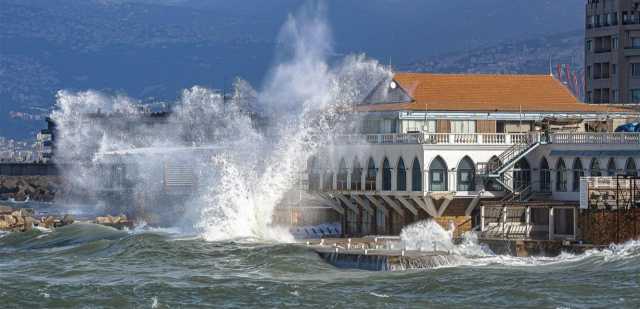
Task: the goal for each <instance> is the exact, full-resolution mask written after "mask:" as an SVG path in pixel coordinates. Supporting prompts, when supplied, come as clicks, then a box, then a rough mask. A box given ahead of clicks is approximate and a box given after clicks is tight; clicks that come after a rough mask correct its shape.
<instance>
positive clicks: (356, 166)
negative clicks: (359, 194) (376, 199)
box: [351, 158, 362, 191]
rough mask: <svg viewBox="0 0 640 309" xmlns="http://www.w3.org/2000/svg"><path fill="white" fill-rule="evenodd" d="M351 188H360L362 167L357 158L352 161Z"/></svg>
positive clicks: (356, 189) (358, 189)
mask: <svg viewBox="0 0 640 309" xmlns="http://www.w3.org/2000/svg"><path fill="white" fill-rule="evenodd" d="M351 190H353V191H360V190H362V167H361V166H360V162H359V161H358V158H356V159H355V161H353V173H352V174H351Z"/></svg>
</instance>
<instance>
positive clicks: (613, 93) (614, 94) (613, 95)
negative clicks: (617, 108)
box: [611, 89, 620, 103]
mask: <svg viewBox="0 0 640 309" xmlns="http://www.w3.org/2000/svg"><path fill="white" fill-rule="evenodd" d="M618 101H620V93H619V92H618V90H616V89H613V90H611V102H612V103H618Z"/></svg>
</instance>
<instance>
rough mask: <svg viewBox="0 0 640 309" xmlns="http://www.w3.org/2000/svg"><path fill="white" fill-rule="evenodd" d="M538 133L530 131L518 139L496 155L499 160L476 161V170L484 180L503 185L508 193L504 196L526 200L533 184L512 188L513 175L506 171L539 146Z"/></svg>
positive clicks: (531, 193) (531, 192)
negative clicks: (524, 136)
mask: <svg viewBox="0 0 640 309" xmlns="http://www.w3.org/2000/svg"><path fill="white" fill-rule="evenodd" d="M540 143H541V141H540V135H539V134H537V133H532V134H530V135H529V136H527V137H526V138H523V139H521V140H518V141H517V142H516V143H515V144H514V145H513V146H511V147H509V149H507V150H505V151H504V152H503V153H502V154H500V155H499V156H498V159H499V160H494V161H491V162H486V163H478V171H479V172H480V174H481V175H482V176H483V178H484V179H485V180H486V181H489V180H493V181H495V182H497V183H499V184H500V185H501V186H502V187H504V188H505V189H506V190H507V191H508V192H510V194H508V195H507V196H506V197H505V198H508V199H514V200H515V199H517V200H518V201H526V200H528V199H529V198H530V197H531V196H532V195H533V193H534V190H533V184H531V183H529V184H527V185H526V186H523V187H521V188H514V186H513V183H514V181H513V176H512V175H511V173H507V171H509V170H510V169H511V168H513V166H514V165H516V163H518V161H520V160H521V159H522V158H524V157H525V156H526V155H528V154H529V153H531V152H532V151H534V150H535V149H536V148H538V147H539V146H540Z"/></svg>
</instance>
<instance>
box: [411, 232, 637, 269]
mask: <svg viewBox="0 0 640 309" xmlns="http://www.w3.org/2000/svg"><path fill="white" fill-rule="evenodd" d="M452 235H453V229H451V228H450V229H449V230H446V229H444V228H443V227H442V226H440V224H438V223H437V222H435V221H432V220H429V221H422V222H418V223H415V224H412V225H410V226H408V227H405V228H404V229H403V230H402V233H401V243H402V246H403V247H404V248H406V249H408V250H422V251H432V250H434V249H437V250H438V251H448V252H450V253H452V254H454V255H457V256H459V257H460V258H459V259H451V260H447V261H445V262H443V263H442V265H441V266H440V267H456V266H475V267H479V266H491V265H497V266H500V265H502V266H515V267H532V266H542V265H554V264H568V263H577V262H580V261H583V260H586V259H592V260H594V261H596V262H597V261H600V262H603V263H607V262H614V261H620V260H626V259H630V258H637V257H640V241H638V240H632V241H628V242H626V243H624V244H620V245H610V246H609V247H608V248H606V249H603V250H598V249H593V250H588V251H586V252H585V253H583V254H571V253H566V252H563V253H561V254H560V255H558V256H556V257H544V256H534V257H514V256H509V255H497V254H495V253H493V252H492V251H491V250H490V249H489V248H488V247H487V246H485V245H482V244H480V243H479V241H478V238H477V235H476V234H475V233H472V232H469V233H465V234H463V239H462V242H461V243H458V244H454V242H453V238H452ZM434 246H435V247H434Z"/></svg>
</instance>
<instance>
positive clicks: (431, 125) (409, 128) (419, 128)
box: [402, 120, 436, 133]
mask: <svg viewBox="0 0 640 309" xmlns="http://www.w3.org/2000/svg"><path fill="white" fill-rule="evenodd" d="M402 124H403V131H404V133H418V132H423V131H426V132H427V133H435V132H436V121H435V120H428V121H427V122H426V125H425V121H424V120H404V121H403V122H402Z"/></svg>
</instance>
